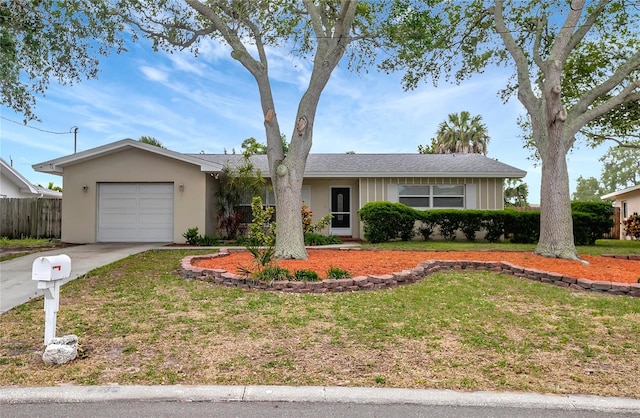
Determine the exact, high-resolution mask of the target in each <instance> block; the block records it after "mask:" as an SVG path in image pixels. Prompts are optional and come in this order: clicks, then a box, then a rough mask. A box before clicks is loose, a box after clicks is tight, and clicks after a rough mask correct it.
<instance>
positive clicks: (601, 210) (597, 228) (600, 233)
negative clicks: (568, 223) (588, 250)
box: [571, 202, 614, 245]
mask: <svg viewBox="0 0 640 418" xmlns="http://www.w3.org/2000/svg"><path fill="white" fill-rule="evenodd" d="M613 211H614V208H613V205H611V203H609V202H571V212H572V213H574V214H575V213H576V212H579V213H589V214H591V215H592V218H591V224H589V229H590V231H589V238H588V239H587V240H586V242H588V245H593V244H595V242H596V240H597V239H602V238H604V236H605V234H608V233H609V231H611V228H612V227H613V219H612V216H613ZM574 225H575V219H574ZM574 233H575V228H574ZM576 244H577V242H576ZM580 245H585V244H580Z"/></svg>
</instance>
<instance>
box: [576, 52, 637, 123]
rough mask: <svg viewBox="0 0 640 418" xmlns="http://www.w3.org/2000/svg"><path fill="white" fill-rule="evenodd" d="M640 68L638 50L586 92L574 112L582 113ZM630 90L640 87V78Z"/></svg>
mask: <svg viewBox="0 0 640 418" xmlns="http://www.w3.org/2000/svg"><path fill="white" fill-rule="evenodd" d="M638 68H640V51H637V52H636V53H635V54H634V55H632V56H631V57H629V59H628V60H627V61H626V62H625V63H624V64H622V65H621V66H620V67H618V69H617V70H616V71H615V72H614V73H613V74H612V75H611V77H609V78H608V79H607V80H605V81H604V82H603V83H601V84H600V85H598V86H596V87H594V88H593V89H591V90H590V91H588V92H587V93H585V94H584V95H583V96H582V98H581V99H580V100H579V101H578V103H576V104H575V105H574V106H573V107H572V109H571V110H572V112H571V113H573V114H581V113H584V112H586V111H587V109H588V108H589V106H591V105H592V104H593V103H594V102H595V101H596V100H597V99H598V98H599V97H601V96H603V95H605V94H607V93H608V92H609V91H610V90H612V89H614V88H615V87H617V86H618V85H619V84H620V83H622V82H623V81H624V79H625V78H627V77H628V76H629V75H630V74H631V73H632V72H633V71H636V70H637V69H638ZM634 85H635V87H633V88H631V90H630V91H633V90H634V89H637V88H640V80H636V81H635V83H631V84H630V86H634Z"/></svg>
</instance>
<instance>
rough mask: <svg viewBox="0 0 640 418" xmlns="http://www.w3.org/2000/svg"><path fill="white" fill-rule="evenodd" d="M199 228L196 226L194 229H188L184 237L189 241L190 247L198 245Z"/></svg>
mask: <svg viewBox="0 0 640 418" xmlns="http://www.w3.org/2000/svg"><path fill="white" fill-rule="evenodd" d="M198 235H199V234H198V227H197V226H194V227H193V228H189V229H187V230H186V231H185V232H184V233H183V234H182V236H183V237H184V239H185V240H186V241H187V244H189V245H198Z"/></svg>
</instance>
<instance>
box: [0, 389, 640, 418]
mask: <svg viewBox="0 0 640 418" xmlns="http://www.w3.org/2000/svg"><path fill="white" fill-rule="evenodd" d="M132 400H146V401H149V400H151V401H172V402H316V403H318V402H332V403H354V404H387V405H389V404H406V405H430V406H466V407H508V408H525V409H531V408H538V409H549V410H552V409H555V410H585V411H603V412H640V399H632V398H616V397H601V396H590V395H543V394H535V393H512V392H457V391H453V390H435V389H395V388H358V387H332V386H329V387H327V386H183V385H174V386H136V385H134V386H120V385H109V386H56V387H28V388H6V387H5V388H0V405H2V404H25V403H79V402H112V401H132Z"/></svg>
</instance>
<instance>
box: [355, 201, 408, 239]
mask: <svg viewBox="0 0 640 418" xmlns="http://www.w3.org/2000/svg"><path fill="white" fill-rule="evenodd" d="M358 216H359V217H360V220H361V221H363V222H364V237H365V239H366V240H367V241H369V242H372V243H376V242H385V241H391V240H394V239H398V238H400V239H401V240H403V241H408V240H410V239H411V238H413V235H414V230H413V228H414V226H415V221H416V219H417V218H418V214H417V211H416V210H415V209H413V208H411V207H409V206H407V205H404V204H402V203H391V202H370V203H367V204H366V205H364V206H363V207H362V208H361V209H360V211H359V212H358Z"/></svg>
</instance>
